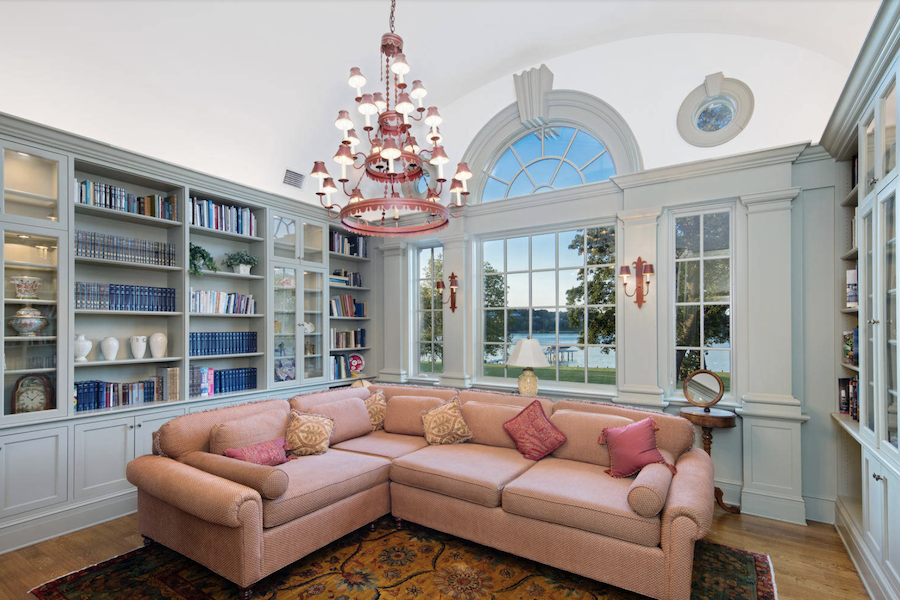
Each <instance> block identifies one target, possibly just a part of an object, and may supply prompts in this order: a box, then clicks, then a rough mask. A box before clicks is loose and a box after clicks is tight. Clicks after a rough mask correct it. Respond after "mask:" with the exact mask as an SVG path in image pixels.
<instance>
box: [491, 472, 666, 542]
mask: <svg viewBox="0 0 900 600" xmlns="http://www.w3.org/2000/svg"><path fill="white" fill-rule="evenodd" d="M604 471H605V469H604V468H603V467H601V466H598V465H592V464H588V463H582V462H576V461H572V460H564V459H561V458H552V457H548V458H545V459H544V460H542V461H540V462H538V463H536V464H535V465H534V466H533V467H532V468H530V469H528V470H527V471H525V473H523V474H522V475H520V476H519V477H517V478H516V479H515V480H514V481H511V482H510V483H509V484H507V486H506V487H505V488H504V490H503V510H505V511H506V512H508V513H512V514H515V515H520V516H523V517H529V518H532V519H538V520H541V521H547V522H549V523H556V524H558V525H566V526H568V527H575V528H578V529H583V530H585V531H592V532H594V533H599V534H600V535H606V536H609V537H613V538H616V539H620V540H624V541H626V542H632V543H634V544H640V545H641V546H651V547H652V546H658V545H659V543H660V529H661V525H660V519H659V517H652V518H648V517H642V516H640V515H638V514H637V513H635V512H634V511H633V510H631V507H630V506H629V505H628V490H629V488H630V486H631V482H632V480H631V479H617V478H615V477H610V476H609V475H607V474H606V473H605V472H604Z"/></svg>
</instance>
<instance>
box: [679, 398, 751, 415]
mask: <svg viewBox="0 0 900 600" xmlns="http://www.w3.org/2000/svg"><path fill="white" fill-rule="evenodd" d="M666 402H668V403H669V406H677V407H681V406H693V404H691V403H690V402H688V401H687V400H685V398H684V396H667V397H666ZM742 406H743V405H742V404H741V403H740V402H735V400H734V399H733V398H723V399H722V400H720V401H719V402H717V403H716V404H715V405H713V408H720V409H722V410H730V411H732V412H734V409H736V408H741V407H742Z"/></svg>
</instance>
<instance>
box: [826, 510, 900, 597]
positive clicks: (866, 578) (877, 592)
mask: <svg viewBox="0 0 900 600" xmlns="http://www.w3.org/2000/svg"><path fill="white" fill-rule="evenodd" d="M834 527H835V529H837V532H838V535H839V536H841V541H842V542H844V547H845V548H846V549H847V554H849V555H850V560H851V561H852V562H853V566H854V567H856V573H857V574H858V575H859V579H860V580H861V581H862V583H863V585H864V586H865V588H866V591H867V592H868V593H869V597H870V598H872V600H897V596H895V595H894V594H893V593H892V592H891V591H890V589H891V588H890V585H888V582H887V581H885V580H884V578H883V576H882V575H881V571H880V569H878V568H877V567H876V568H874V569H873V568H872V566H871V565H877V564H878V562H877V561H876V560H875V557H874V556H872V553H871V552H869V549H868V548H867V547H866V544H865V543H864V542H863V539H862V534H861V533H860V531H859V530H858V529H857V528H856V525H854V523H853V520H852V519H851V518H850V515H848V514H847V513H846V511H845V510H844V506H843V505H842V504H841V503H840V502H837V503H835V512H834Z"/></svg>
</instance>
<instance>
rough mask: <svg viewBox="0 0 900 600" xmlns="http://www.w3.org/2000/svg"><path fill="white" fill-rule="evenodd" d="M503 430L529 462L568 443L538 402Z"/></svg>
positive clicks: (506, 424) (530, 405)
mask: <svg viewBox="0 0 900 600" xmlns="http://www.w3.org/2000/svg"><path fill="white" fill-rule="evenodd" d="M503 429H505V430H506V433H508V434H509V437H511V438H512V439H513V441H514V442H515V443H516V448H517V449H518V450H519V452H521V453H522V456H524V457H525V458H527V459H528V460H540V459H542V458H544V457H545V456H547V455H548V454H550V453H551V452H553V451H554V450H556V449H557V448H559V447H560V446H562V445H563V444H565V443H566V436H565V434H564V433H563V432H562V431H560V430H559V429H557V428H556V427H554V425H553V423H551V422H550V419H548V418H547V415H545V414H544V409H543V407H542V406H541V403H540V402H539V401H538V400H535V401H534V402H532V403H531V404H529V405H528V406H526V407H525V408H524V409H522V412H520V413H519V414H518V415H516V416H515V417H513V418H512V419H510V420H509V421H507V422H506V423H504V424H503Z"/></svg>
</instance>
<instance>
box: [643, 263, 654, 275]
mask: <svg viewBox="0 0 900 600" xmlns="http://www.w3.org/2000/svg"><path fill="white" fill-rule="evenodd" d="M644 275H655V272H654V271H653V265H651V264H650V263H646V264H645V265H644Z"/></svg>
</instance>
